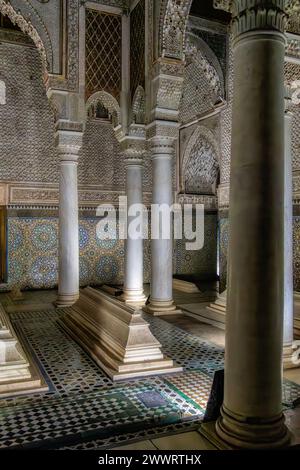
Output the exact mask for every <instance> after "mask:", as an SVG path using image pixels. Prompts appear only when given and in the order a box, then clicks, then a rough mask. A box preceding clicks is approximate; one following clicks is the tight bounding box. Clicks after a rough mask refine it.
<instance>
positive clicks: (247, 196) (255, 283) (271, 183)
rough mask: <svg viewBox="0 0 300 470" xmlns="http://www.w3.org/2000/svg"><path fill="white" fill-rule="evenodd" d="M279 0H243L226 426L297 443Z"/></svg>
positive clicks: (220, 428)
mask: <svg viewBox="0 0 300 470" xmlns="http://www.w3.org/2000/svg"><path fill="white" fill-rule="evenodd" d="M270 3H272V5H271V4H270V5H268V6H267V7H266V5H265V2H262V1H259V0H257V1H254V2H252V3H250V2H242V1H241V0H237V1H236V2H235V9H236V10H235V13H236V15H237V17H236V19H235V23H234V24H235V33H236V39H235V43H234V102H233V123H232V158H231V183H230V191H231V192H230V209H229V217H230V241H229V264H228V309H227V318H226V355H225V389H224V403H223V407H222V417H221V418H220V419H219V420H218V422H217V426H216V430H217V434H218V435H219V436H220V437H221V439H223V440H224V441H225V442H227V443H229V444H230V445H232V446H234V447H241V448H261V447H262V448H263V447H280V446H282V445H285V444H287V442H288V432H287V429H286V427H285V425H284V418H283V413H282V389H281V381H282V343H283V308H284V294H283V292H284V96H283V81H284V73H283V65H284V50H285V48H284V45H285V41H284V35H283V34H282V32H281V28H282V29H283V26H282V25H283V20H282V18H283V12H282V10H281V9H280V7H281V2H280V1H277V0H273V2H270ZM279 4H280V5H279ZM278 5H279V6H278ZM268 8H270V11H268ZM250 17H251V18H252V19H253V20H252V21H250V20H249V21H248V19H249V18H250ZM254 20H255V21H254ZM256 21H257V25H256V23H255V22H256ZM247 28H249V29H251V28H252V29H253V31H247V30H246V31H244V30H245V29H247Z"/></svg>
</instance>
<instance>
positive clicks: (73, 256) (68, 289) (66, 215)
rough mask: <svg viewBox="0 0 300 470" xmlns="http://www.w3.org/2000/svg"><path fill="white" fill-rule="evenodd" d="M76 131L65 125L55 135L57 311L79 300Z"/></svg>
mask: <svg viewBox="0 0 300 470" xmlns="http://www.w3.org/2000/svg"><path fill="white" fill-rule="evenodd" d="M75 124H76V125H75ZM72 127H74V128H75V129H76V130H73V129H72ZM79 129H81V126H80V125H79V124H78V125H77V123H73V125H72V124H71V123H65V122H64V123H63V125H61V124H59V125H58V129H57V131H56V142H57V148H58V153H59V157H60V178H59V272H58V298H57V301H56V305H57V306H58V307H69V306H71V305H73V304H74V303H75V302H76V300H77V299H78V297H79V232H78V230H79V228H78V187H77V164H78V155H79V151H80V148H81V146H82V132H81V131H80V130H79Z"/></svg>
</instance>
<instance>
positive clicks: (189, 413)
mask: <svg viewBox="0 0 300 470" xmlns="http://www.w3.org/2000/svg"><path fill="white" fill-rule="evenodd" d="M64 311H65V310H64V309H60V310H51V311H50V310H49V311H37V312H21V313H20V312H18V313H14V314H11V320H12V323H13V326H14V327H15V329H16V331H17V334H18V335H19V337H20V339H21V342H22V343H23V345H24V346H25V348H26V350H27V351H28V352H29V354H31V355H32V356H33V358H34V360H35V362H36V363H37V364H38V366H39V368H40V369H41V372H42V373H43V375H44V377H45V379H46V380H47V382H48V384H49V391H47V392H44V393H34V394H28V395H23V396H16V397H11V398H3V399H0V448H2V449H3V448H15V449H17V448H28V449H29V448H41V449H47V448H49V449H101V448H103V449H105V448H106V449H108V448H110V447H113V446H116V445H118V444H120V443H122V442H127V441H132V440H135V439H144V438H145V439H148V438H151V437H152V436H154V435H155V436H157V435H165V434H168V433H176V432H182V431H184V430H190V429H195V428H197V427H198V426H199V421H200V420H201V418H202V417H203V415H204V412H205V408H206V402H207V399H208V396H209V393H210V388H211V384H212V379H213V374H214V371H215V370H217V369H221V368H222V367H223V360H224V353H223V350H222V348H219V347H217V346H215V345H214V344H212V343H209V342H208V341H203V340H202V339H200V338H199V337H196V336H193V335H191V334H189V333H187V332H185V331H183V330H180V329H179V328H177V327H176V326H174V325H171V324H169V323H167V322H165V321H163V320H162V319H159V318H154V317H151V316H148V315H147V316H146V318H147V320H148V321H149V322H150V325H151V329H152V331H153V333H154V334H155V335H156V337H157V339H158V340H159V341H160V342H161V343H162V345H163V351H164V353H165V354H166V355H170V356H172V357H173V358H174V359H175V360H176V362H177V363H178V364H180V365H182V366H183V367H184V371H183V372H181V373H179V374H174V375H173V374H172V375H166V376H157V377H149V378H147V379H137V380H131V381H128V382H121V383H117V384H114V383H112V381H111V380H110V379H109V378H108V377H107V376H106V375H105V374H104V373H103V372H102V371H101V369H100V368H99V367H98V366H97V365H96V364H95V363H94V362H93V361H92V360H91V359H90V357H89V356H88V355H87V354H86V353H85V352H84V351H83V350H82V349H81V348H80V346H79V345H78V344H77V343H75V342H74V341H73V340H72V339H71V338H70V337H69V336H68V335H67V334H66V333H65V332H64V330H63V329H61V327H60V326H59V324H58V323H57V320H58V319H59V317H60V316H61V315H62V314H63V313H64ZM299 395H300V387H299V386H297V385H296V384H294V383H292V382H285V383H284V390H283V403H284V405H285V407H289V406H291V403H292V401H293V400H294V399H295V398H297V397H299Z"/></svg>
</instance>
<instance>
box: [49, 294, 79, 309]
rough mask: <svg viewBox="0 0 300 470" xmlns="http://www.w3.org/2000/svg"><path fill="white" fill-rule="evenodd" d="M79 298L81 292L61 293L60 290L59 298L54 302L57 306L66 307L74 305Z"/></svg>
mask: <svg viewBox="0 0 300 470" xmlns="http://www.w3.org/2000/svg"><path fill="white" fill-rule="evenodd" d="M78 298H79V293H75V294H61V293H60V292H59V293H58V296H57V299H56V301H55V302H54V305H55V306H56V307H57V308H64V307H72V305H74V304H75V302H77V300H78Z"/></svg>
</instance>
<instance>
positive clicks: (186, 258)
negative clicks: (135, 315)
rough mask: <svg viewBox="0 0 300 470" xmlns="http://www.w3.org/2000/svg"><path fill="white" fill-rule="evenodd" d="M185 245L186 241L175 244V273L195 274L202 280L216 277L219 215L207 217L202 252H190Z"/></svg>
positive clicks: (208, 215)
mask: <svg viewBox="0 0 300 470" xmlns="http://www.w3.org/2000/svg"><path fill="white" fill-rule="evenodd" d="M185 243H186V240H184V239H183V240H176V241H175V243H174V261H175V262H174V273H175V274H195V275H197V276H199V277H202V278H211V277H213V276H216V271H217V215H216V214H206V215H205V224H204V246H203V248H202V249H201V250H194V251H193V250H192V251H188V250H186V247H185Z"/></svg>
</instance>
